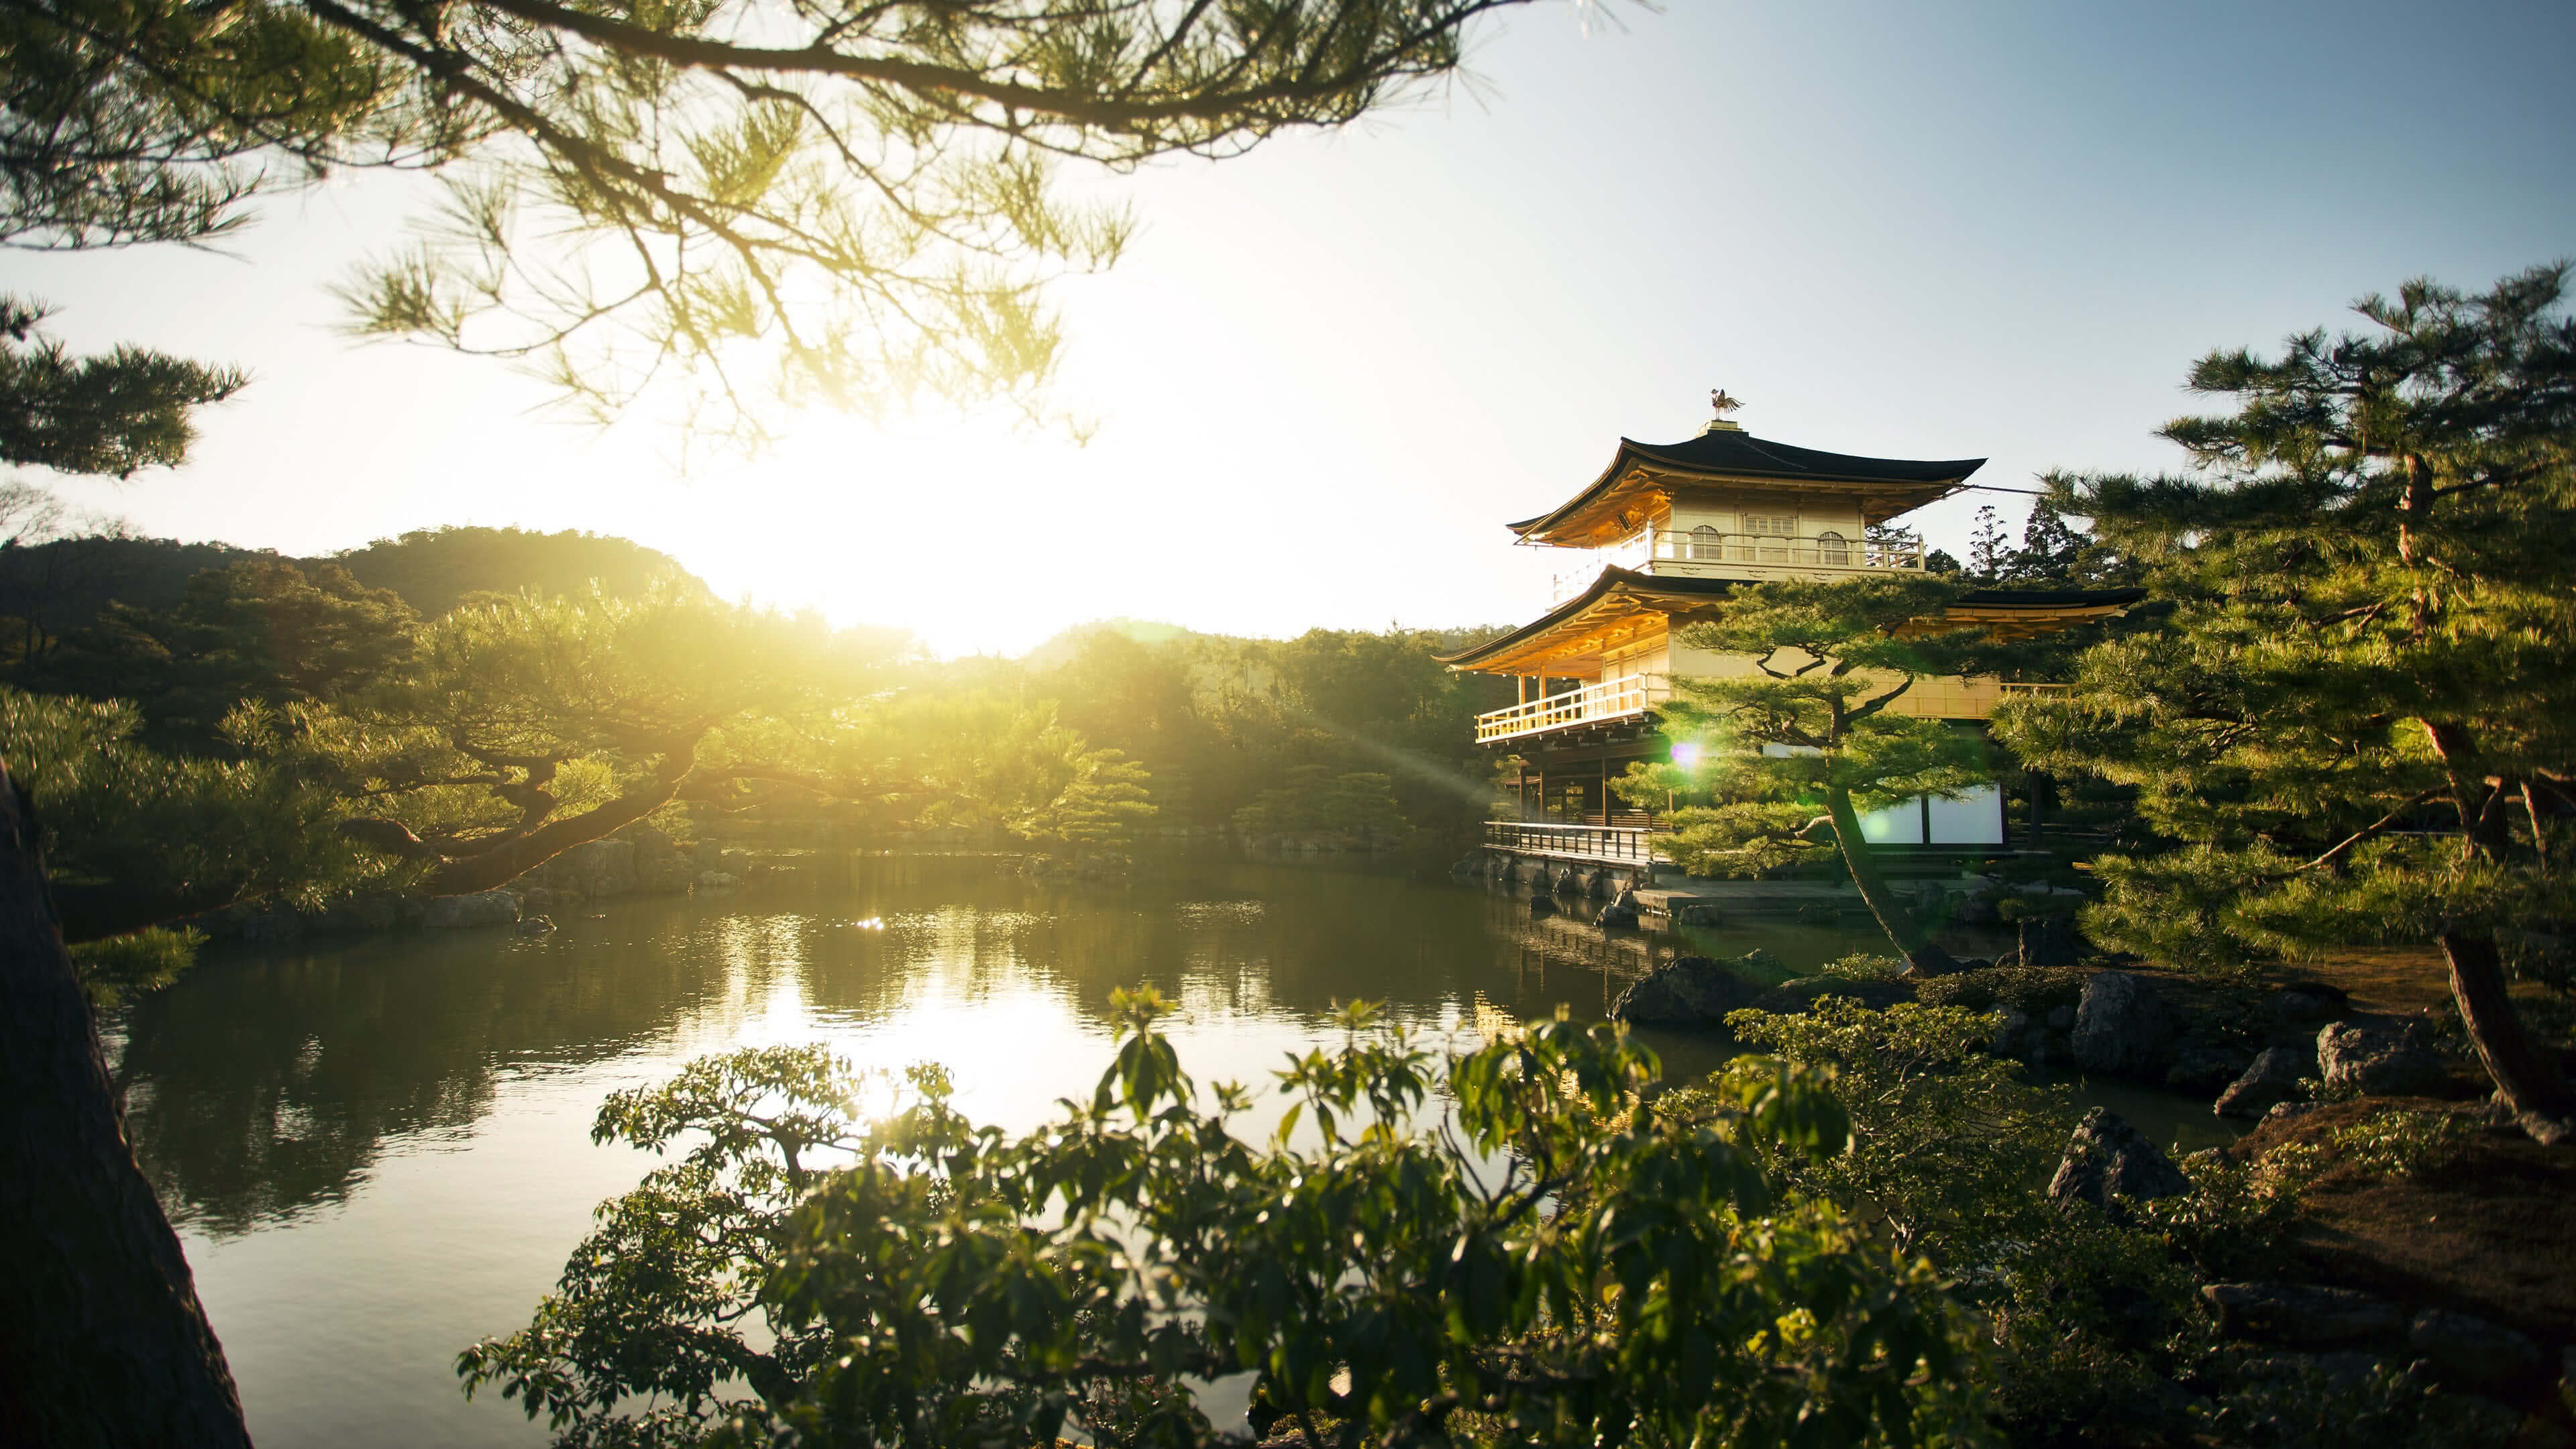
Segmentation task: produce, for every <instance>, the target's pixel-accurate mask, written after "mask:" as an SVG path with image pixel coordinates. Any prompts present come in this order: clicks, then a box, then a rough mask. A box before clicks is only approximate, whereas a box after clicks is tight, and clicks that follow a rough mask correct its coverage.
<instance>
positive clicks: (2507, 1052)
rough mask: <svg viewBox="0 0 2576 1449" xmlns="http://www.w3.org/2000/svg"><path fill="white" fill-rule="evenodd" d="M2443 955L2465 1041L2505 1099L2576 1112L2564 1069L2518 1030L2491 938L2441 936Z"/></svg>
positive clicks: (2516, 1105) (2520, 1105)
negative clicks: (2467, 1032) (2483, 1064)
mask: <svg viewBox="0 0 2576 1449" xmlns="http://www.w3.org/2000/svg"><path fill="white" fill-rule="evenodd" d="M2442 954H2443V956H2445V957H2446V958H2448V959H2449V961H2450V963H2451V999H2452V1000H2453V1001H2455V1002H2457V1003H2459V1007H2460V1021H2461V1024H2462V1025H2464V1026H2466V1027H2467V1028H2468V1029H2469V1042H2470V1044H2471V1045H2473V1046H2475V1047H2476V1048H2477V1049H2478V1060H2480V1061H2482V1062H2484V1063H2486V1068H2487V1075H2488V1076H2490V1077H2492V1078H2494V1079H2495V1084H2496V1089H2497V1090H2498V1091H2501V1092H2502V1093H2504V1099H2505V1101H2506V1102H2507V1103H2509V1104H2511V1106H2512V1107H2513V1110H2514V1111H2516V1112H2517V1113H2520V1112H2537V1113H2540V1114H2541V1115H2543V1116H2546V1117H2558V1118H2565V1117H2568V1116H2570V1115H2576V1094H2571V1093H2570V1092H2569V1090H2568V1086H2567V1077H2566V1074H2565V1073H2563V1072H2561V1071H2559V1070H2558V1064H2557V1063H2556V1062H2554V1061H2551V1060H2550V1059H2549V1057H2548V1055H2547V1054H2546V1053H2544V1052H2542V1051H2541V1050H2540V1048H2539V1046H2538V1045H2537V1044H2535V1043H2534V1042H2533V1041H2532V1039H2531V1036H2530V1034H2529V1033H2528V1032H2525V1031H2524V1030H2523V1029H2522V1018H2521V1016H2520V1015H2518V1014H2517V1013H2516V1012H2515V1011H2514V1009H2513V999H2512V998H2511V996H2509V995H2508V994H2507V988H2506V983H2505V975H2504V958H2503V956H2502V955H2501V954H2500V953H2498V952H2497V950H2496V943H2495V942H2494V941H2493V940H2492V939H2489V938H2487V937H2484V936H2453V935H2445V936H2443V937H2442Z"/></svg>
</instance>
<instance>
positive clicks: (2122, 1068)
mask: <svg viewBox="0 0 2576 1449" xmlns="http://www.w3.org/2000/svg"><path fill="white" fill-rule="evenodd" d="M2169 1030H2170V1026H2169V1023H2168V1020H2167V1016H2166V1013H2165V1009H2164V1003H2163V1002H2161V1001H2159V1000H2157V998H2156V984H2155V983H2154V982H2152V981H2150V980H2148V979H2147V978H2145V977H2143V976H2134V975H2131V974H2130V973H2128V972H2126V971H2096V972H2094V973H2093V975H2092V976H2091V977H2090V978H2089V979H2087V980H2086V981H2085V983H2084V995H2083V996H2082V998H2081V999H2079V1000H2078V1001H2077V1002H2076V1006H2075V1035H2074V1038H2073V1040H2072V1041H2071V1043H2070V1045H2072V1046H2073V1048H2074V1051H2075V1060H2076V1061H2077V1062H2078V1063H2080V1064H2081V1065H2083V1066H2085V1067H2088V1068H2090V1069H2091V1070H2093V1071H2097V1072H2109V1073H2111V1074H2113V1075H2116V1076H2124V1077H2139V1076H2148V1075H2151V1074H2152V1075H2161V1074H2160V1073H2155V1072H2154V1070H2153V1069H2154V1068H2156V1067H2158V1066H2160V1065H2162V1064H2163V1061H2164V1053H2165V1040H2166V1035H2167V1033H2168V1031H2169Z"/></svg>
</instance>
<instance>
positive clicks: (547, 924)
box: [510, 916, 555, 936]
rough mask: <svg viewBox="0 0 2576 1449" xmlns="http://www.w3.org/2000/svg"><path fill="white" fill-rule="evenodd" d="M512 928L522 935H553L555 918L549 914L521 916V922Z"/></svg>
mask: <svg viewBox="0 0 2576 1449" xmlns="http://www.w3.org/2000/svg"><path fill="white" fill-rule="evenodd" d="M510 929H511V930H512V931H514V932H516V933H517V934H519V935H522V936H551V935H553V934H554V931H555V923H554V920H553V918H551V917H548V916H521V917H520V918H519V923H518V924H517V925H515V926H512V927H511V928H510Z"/></svg>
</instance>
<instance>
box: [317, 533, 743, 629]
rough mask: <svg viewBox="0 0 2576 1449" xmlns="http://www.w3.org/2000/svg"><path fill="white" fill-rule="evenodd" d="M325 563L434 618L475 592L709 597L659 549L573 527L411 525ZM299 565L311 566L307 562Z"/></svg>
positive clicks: (696, 580)
mask: <svg viewBox="0 0 2576 1449" xmlns="http://www.w3.org/2000/svg"><path fill="white" fill-rule="evenodd" d="M313 562H314V563H319V562H325V561H324V560H314V561H313ZM327 562H329V563H332V564H336V565H338V566H339V567H341V568H345V569H347V570H348V571H349V574H350V576H351V577H352V578H355V579H358V580H360V581H362V582H364V583H365V584H366V585H367V586H368V587H369V588H376V589H390V590H392V591H393V592H394V593H396V594H399V595H401V596H402V600H403V602H404V603H406V604H409V605H411V607H412V609H413V610H414V611H415V612H416V613H418V614H419V615H420V616H421V617H422V618H424V619H435V618H437V617H438V616H439V615H441V614H444V613H446V612H447V611H448V610H450V609H453V608H455V607H456V606H457V605H458V604H460V603H463V602H464V601H465V600H466V599H468V598H470V597H472V596H474V595H476V594H502V595H512V596H515V595H519V594H534V595H536V596H537V597H539V598H547V599H551V598H581V597H585V596H588V595H591V594H605V595H607V596H608V597H610V598H612V599H631V598H639V597H642V596H644V595H646V594H650V593H653V592H654V591H656V590H674V591H677V592H681V593H689V592H695V593H698V594H700V595H702V596H704V597H708V598H712V597H714V595H713V593H712V592H711V591H710V590H709V589H708V588H707V586H706V584H705V582H704V581H702V580H700V579H699V578H698V577H697V576H696V575H695V574H692V573H690V572H689V571H688V570H687V569H685V568H682V567H681V566H680V561H679V560H677V559H675V558H673V557H671V556H670V555H669V554H666V553H664V552H662V551H661V550H660V549H653V548H646V547H645V546H644V545H642V544H640V543H636V542H634V541H633V540H631V539H624V538H615V537H610V536H607V535H603V534H596V533H577V532H575V531H573V530H571V529H563V530H560V531H558V532H555V533H539V532H536V531H535V530H533V529H525V528H478V527H444V528H417V529H414V530H412V531H411V532H409V533H406V534H403V535H401V536H400V537H398V538H380V539H377V540H375V541H374V542H372V543H370V544H368V545H367V546H366V547H364V548H353V549H346V550H343V551H342V552H340V553H337V554H334V555H332V556H331V558H330V559H329V560H327ZM305 567H306V569H307V570H308V571H310V569H311V567H312V564H311V563H308V564H306V565H305Z"/></svg>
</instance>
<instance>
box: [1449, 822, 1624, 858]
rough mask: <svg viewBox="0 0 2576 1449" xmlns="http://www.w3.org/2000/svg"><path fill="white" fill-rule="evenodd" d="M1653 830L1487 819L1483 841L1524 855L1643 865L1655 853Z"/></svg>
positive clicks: (1621, 826) (1619, 826) (1620, 826)
mask: <svg viewBox="0 0 2576 1449" xmlns="http://www.w3.org/2000/svg"><path fill="white" fill-rule="evenodd" d="M1652 833H1653V832H1651V831H1649V830H1647V829H1646V828H1645V827H1644V826H1641V825H1558V824H1553V823H1548V822H1542V821H1536V820H1488V821H1486V822H1485V843H1486V844H1487V845H1491V846H1497V847H1499V848H1501V849H1504V850H1516V851H1519V852H1521V853H1522V854H1524V855H1548V856H1561V857H1564V858H1566V859H1568V860H1600V861H1618V862H1622V863H1628V864H1635V865H1644V864H1647V863H1649V862H1651V861H1652V860H1653V859H1654V858H1655V857H1654V848H1653V843H1652V842H1651V840H1650V839H1649V838H1648V837H1649V836H1650V835H1651V834H1652Z"/></svg>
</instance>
